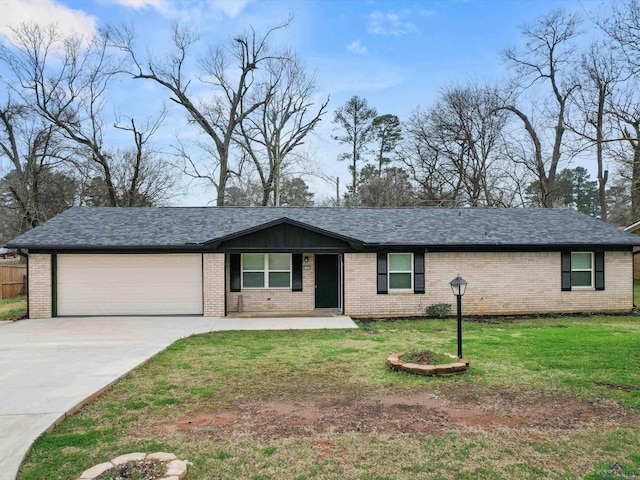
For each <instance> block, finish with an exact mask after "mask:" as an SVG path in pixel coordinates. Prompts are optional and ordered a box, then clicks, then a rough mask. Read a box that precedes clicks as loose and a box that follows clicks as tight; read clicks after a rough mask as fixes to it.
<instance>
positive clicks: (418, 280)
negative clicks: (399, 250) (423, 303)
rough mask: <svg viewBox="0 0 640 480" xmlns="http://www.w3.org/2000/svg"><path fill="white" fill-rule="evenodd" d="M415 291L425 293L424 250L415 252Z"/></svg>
mask: <svg viewBox="0 0 640 480" xmlns="http://www.w3.org/2000/svg"><path fill="white" fill-rule="evenodd" d="M413 293H424V252H417V253H414V254H413Z"/></svg>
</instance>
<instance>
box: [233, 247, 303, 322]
mask: <svg viewBox="0 0 640 480" xmlns="http://www.w3.org/2000/svg"><path fill="white" fill-rule="evenodd" d="M302 257H303V258H304V257H308V258H309V262H308V263H304V262H303V264H302V291H301V292H292V291H291V289H279V288H266V289H244V290H242V291H241V292H232V291H230V290H229V285H231V281H230V276H231V273H230V270H229V265H228V264H229V262H227V272H226V275H227V312H237V311H238V297H239V296H240V295H242V304H243V308H244V311H245V312H296V311H297V312H301V311H310V310H313V309H314V308H315V267H314V263H315V262H314V256H313V254H310V253H303V254H302ZM307 266H308V268H307Z"/></svg>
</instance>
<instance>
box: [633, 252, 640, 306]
mask: <svg viewBox="0 0 640 480" xmlns="http://www.w3.org/2000/svg"><path fill="white" fill-rule="evenodd" d="M636 255H640V250H635V251H634V252H632V258H633V263H632V264H631V292H632V296H631V297H632V298H633V308H638V306H637V305H636V296H635V295H634V293H635V286H636V258H635V257H636Z"/></svg>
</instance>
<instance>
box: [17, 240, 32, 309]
mask: <svg viewBox="0 0 640 480" xmlns="http://www.w3.org/2000/svg"><path fill="white" fill-rule="evenodd" d="M16 251H17V252H18V255H20V256H21V257H22V258H24V259H25V261H26V262H27V282H26V283H27V285H26V287H27V288H26V289H25V293H26V295H27V318H31V316H30V315H29V254H28V253H26V252H27V251H26V250H25V251H23V250H22V249H21V248H18V249H17V250H16ZM23 285H24V283H23Z"/></svg>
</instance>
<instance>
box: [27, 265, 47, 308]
mask: <svg viewBox="0 0 640 480" xmlns="http://www.w3.org/2000/svg"><path fill="white" fill-rule="evenodd" d="M28 275H29V318H49V317H50V316H51V255H49V254H43V253H34V254H31V255H29V272H28Z"/></svg>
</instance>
